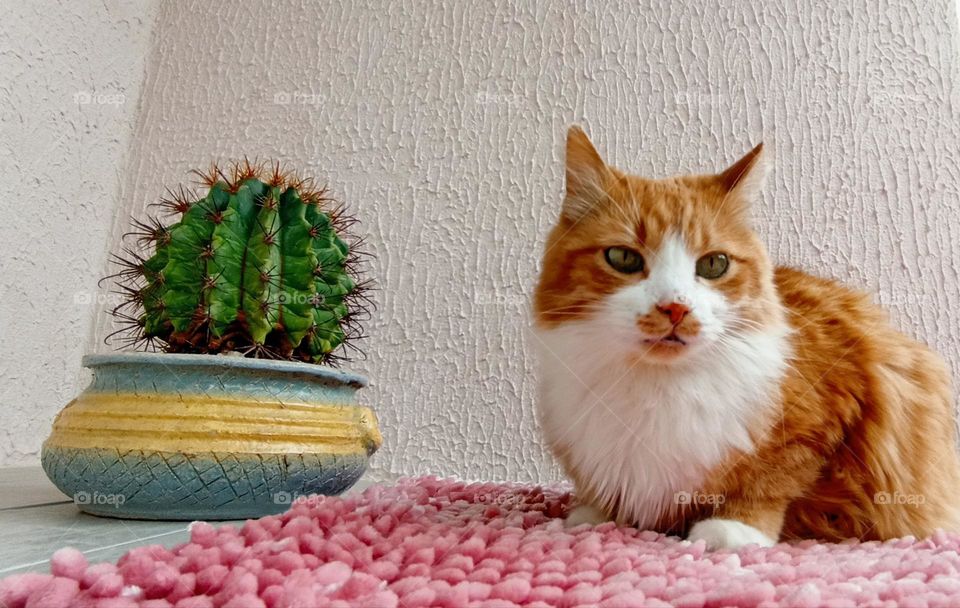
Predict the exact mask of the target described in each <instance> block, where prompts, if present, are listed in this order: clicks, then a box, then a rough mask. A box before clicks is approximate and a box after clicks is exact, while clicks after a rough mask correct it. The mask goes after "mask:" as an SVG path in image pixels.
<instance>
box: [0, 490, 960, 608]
mask: <svg viewBox="0 0 960 608" xmlns="http://www.w3.org/2000/svg"><path fill="white" fill-rule="evenodd" d="M569 502H570V494H569V492H568V488H566V487H561V486H557V487H543V488H542V487H533V486H520V485H511V484H493V483H473V484H467V483H462V482H457V481H452V480H443V479H436V478H420V479H405V480H401V481H400V482H399V483H398V484H397V485H396V486H395V487H387V488H383V487H373V488H370V489H368V490H367V491H366V492H364V493H363V494H362V495H356V496H349V497H346V498H323V497H311V498H309V499H307V500H301V501H299V502H298V503H297V504H295V505H294V506H293V507H292V508H291V509H290V511H288V512H287V513H284V514H283V515H278V516H273V517H265V518H263V519H259V520H251V521H248V522H246V523H245V524H244V525H243V526H242V528H240V529H236V528H234V527H232V526H223V527H220V528H214V527H213V526H211V525H209V524H205V523H197V524H194V525H193V526H192V528H191V541H190V542H188V543H185V544H182V545H179V546H177V547H174V548H173V549H165V548H162V547H160V546H152V547H140V548H137V549H134V550H132V551H130V552H129V553H127V554H126V555H125V556H123V557H122V558H121V559H120V560H119V562H118V563H117V564H116V565H114V564H96V565H88V564H87V562H86V560H85V559H84V557H83V555H82V554H80V553H79V552H78V551H76V550H73V549H63V550H61V551H58V552H57V553H56V554H55V555H54V556H53V559H52V565H51V571H52V573H51V574H20V575H15V576H11V577H8V578H6V579H4V580H2V581H0V606H4V607H6V608H20V607H27V608H39V607H45V608H52V607H59V606H71V607H78V608H79V607H84V606H98V607H103V608H114V607H127V606H143V607H156V608H159V607H169V606H175V607H177V608H201V607H208V606H211V607H212V606H224V607H229V608H255V607H258V606H260V607H286V606H289V607H295V606H299V607H304V608H315V607H317V608H319V607H322V606H331V607H333V606H336V607H344V608H349V607H371V608H389V607H393V606H399V607H401V608H421V607H424V606H454V607H459V606H489V607H507V606H570V607H572V606H605V607H610V608H613V607H624V608H635V607H647V606H666V605H675V606H776V605H784V606H810V607H817V606H830V607H835V606H836V607H839V606H855V605H856V606H891V607H892V606H904V607H909V606H960V574H958V573H960V554H958V549H960V536H957V535H947V534H943V533H938V534H936V535H935V536H934V537H933V538H931V539H929V540H924V541H916V540H914V539H901V540H897V541H891V542H887V543H882V544H881V543H855V542H851V543H845V544H839V545H827V544H818V543H814V542H803V543H799V544H793V545H787V544H781V545H779V546H777V547H774V548H772V549H760V548H756V547H751V548H747V549H744V550H742V551H739V552H737V553H731V552H715V553H710V552H707V551H705V550H704V547H703V544H702V543H701V542H697V543H692V544H691V543H687V542H683V541H680V540H678V539H676V538H671V537H664V536H661V535H658V534H655V533H652V532H641V531H638V530H635V529H632V528H617V527H614V525H613V524H605V525H602V526H599V527H596V528H589V527H580V528H577V529H574V530H572V531H567V530H564V528H563V525H562V522H561V521H560V519H559V518H560V517H561V516H562V515H564V513H565V511H566V509H567V505H568V503H569Z"/></svg>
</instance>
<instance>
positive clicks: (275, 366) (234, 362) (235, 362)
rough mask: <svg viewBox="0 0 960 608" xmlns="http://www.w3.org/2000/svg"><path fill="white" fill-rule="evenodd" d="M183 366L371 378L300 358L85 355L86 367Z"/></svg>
mask: <svg viewBox="0 0 960 608" xmlns="http://www.w3.org/2000/svg"><path fill="white" fill-rule="evenodd" d="M131 363H134V364H140V365H164V364H170V365H181V366H192V367H214V368H219V369H238V368H239V369H249V370H253V371H268V372H289V373H297V374H307V375H310V376H315V377H317V378H322V379H324V380H328V381H332V382H338V383H342V384H347V385H350V386H353V387H356V388H363V387H364V386H367V378H366V377H365V376H361V375H359V374H353V373H350V372H344V371H341V370H338V369H334V368H332V367H328V366H326V365H317V364H313V363H300V362H298V361H278V360H275V359H251V358H248V357H231V356H225V355H185V354H171V353H139V352H125V353H112V354H105V355H84V356H83V359H82V364H83V366H84V367H89V368H97V367H104V366H109V365H118V364H123V365H129V364H131Z"/></svg>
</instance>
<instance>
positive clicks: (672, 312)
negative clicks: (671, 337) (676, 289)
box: [657, 302, 690, 325]
mask: <svg viewBox="0 0 960 608" xmlns="http://www.w3.org/2000/svg"><path fill="white" fill-rule="evenodd" d="M657 310H659V311H660V312H662V313H663V314H665V315H667V316H668V317H670V322H671V323H673V324H674V325H676V324H677V323H679V322H680V321H683V318H684V317H685V316H687V313H688V312H690V309H689V308H687V307H686V306H684V305H683V304H681V303H680V302H668V303H666V304H657Z"/></svg>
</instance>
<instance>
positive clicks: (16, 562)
mask: <svg viewBox="0 0 960 608" xmlns="http://www.w3.org/2000/svg"><path fill="white" fill-rule="evenodd" d="M373 483H374V482H373V481H371V480H369V479H361V480H360V481H359V482H358V483H357V485H355V486H354V487H353V488H351V489H350V490H349V491H350V492H357V491H361V490H362V489H364V488H366V487H369V486H370V485H372V484H373ZM216 523H217V524H225V523H230V522H216ZM188 525H189V522H183V521H175V522H163V521H137V520H129V519H126V520H124V519H110V518H106V517H94V516H92V515H86V514H84V513H81V512H80V511H79V510H78V509H77V507H76V506H75V505H74V504H73V501H72V500H71V499H70V498H69V497H67V496H66V495H65V494H63V493H61V492H60V491H59V490H58V489H57V488H55V487H54V486H53V484H51V483H50V481H49V480H48V479H47V477H46V475H44V473H43V470H42V469H41V468H40V467H39V466H32V467H7V468H0V577H3V576H8V575H10V574H17V573H20V572H49V569H50V563H49V562H50V556H51V555H53V553H54V552H55V551H56V550H57V549H60V548H62V547H73V548H75V549H79V550H80V551H82V552H83V553H84V554H85V555H86V557H87V560H88V561H90V563H95V562H104V561H110V562H113V561H116V560H117V558H119V557H120V556H121V555H123V554H124V553H126V552H127V551H129V550H130V549H132V548H133V547H137V546H140V545H151V544H160V545H164V546H166V547H172V546H173V545H176V544H178V543H182V542H184V541H186V540H187V539H188V538H189V535H190V534H189V531H188V529H187V527H188Z"/></svg>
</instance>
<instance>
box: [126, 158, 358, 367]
mask: <svg viewBox="0 0 960 608" xmlns="http://www.w3.org/2000/svg"><path fill="white" fill-rule="evenodd" d="M266 174H267V172H266V171H265V170H264V169H263V166H262V165H257V166H254V165H251V164H250V163H243V164H242V165H237V166H235V167H234V169H233V176H232V178H229V179H228V178H227V177H226V176H225V175H224V173H223V172H222V171H221V170H219V169H217V168H216V167H214V168H213V169H211V171H210V172H209V173H207V174H200V175H201V176H202V178H203V183H204V184H205V185H206V186H207V187H208V192H207V194H206V196H204V197H203V198H199V199H197V200H191V199H193V198H194V197H191V196H189V195H187V194H186V192H185V191H184V190H183V189H182V188H181V189H180V190H179V191H178V193H177V194H175V195H171V198H170V199H168V200H164V201H162V202H161V203H160V204H161V205H162V206H163V207H165V208H167V209H168V210H170V211H171V212H174V213H178V214H180V220H179V221H178V222H175V223H172V224H169V225H168V224H164V223H163V222H161V221H160V220H158V219H152V220H149V221H147V222H135V223H134V225H135V227H136V230H135V231H133V232H131V233H130V235H132V236H136V237H137V239H136V240H137V244H138V245H139V246H140V247H142V248H147V249H148V251H147V252H145V253H140V252H139V251H137V250H133V249H127V250H126V254H127V255H126V256H115V262H117V263H118V264H120V265H121V267H122V268H121V270H120V271H119V272H117V273H116V274H114V275H111V277H112V278H115V279H116V281H117V284H118V285H119V287H120V290H121V293H123V294H124V295H125V296H126V300H125V301H124V302H123V303H122V304H121V305H120V306H118V307H117V308H116V309H114V311H113V314H114V315H115V316H116V317H118V318H119V319H120V321H121V324H122V327H121V328H120V330H118V332H115V333H114V334H111V337H112V336H113V335H116V334H125V336H126V342H125V344H128V345H129V344H134V345H154V346H156V347H158V348H159V349H160V350H163V351H166V352H175V353H220V352H233V351H239V352H241V353H243V354H245V355H247V356H254V357H273V358H288V359H300V360H304V361H310V362H315V363H328V364H329V363H336V362H337V361H338V360H339V359H342V358H343V356H342V355H336V354H334V353H335V351H336V349H337V348H338V347H344V346H352V344H351V343H350V342H349V340H350V338H353V337H359V336H358V334H359V329H360V328H359V326H358V323H357V321H358V319H359V318H360V316H359V315H358V313H366V307H365V304H366V303H368V302H369V300H368V299H367V297H366V295H365V294H364V291H365V288H366V287H367V283H366V282H365V281H360V280H359V279H358V276H357V262H358V255H359V254H358V251H357V249H356V245H357V244H358V243H359V241H357V240H355V239H352V238H351V236H350V235H349V234H348V231H347V228H349V226H350V225H351V224H352V223H353V220H352V219H351V218H348V217H346V216H345V215H344V213H343V210H342V208H330V200H329V199H327V198H326V196H325V191H324V190H316V189H314V188H313V187H312V185H311V182H309V181H306V180H296V179H294V178H291V177H290V176H287V175H285V174H283V173H281V172H280V171H279V167H275V168H274V169H273V171H272V172H271V173H270V175H269V176H268V175H266ZM348 241H351V242H352V245H353V246H350V245H348ZM108 278H110V277H108ZM354 348H355V347H354ZM341 350H343V349H342V348H341Z"/></svg>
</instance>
